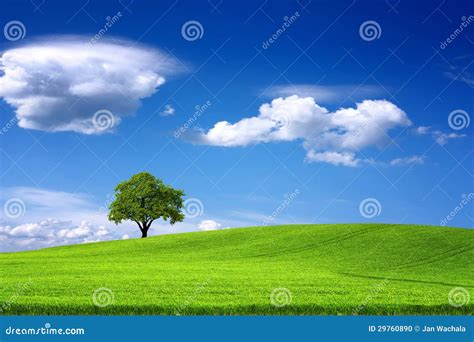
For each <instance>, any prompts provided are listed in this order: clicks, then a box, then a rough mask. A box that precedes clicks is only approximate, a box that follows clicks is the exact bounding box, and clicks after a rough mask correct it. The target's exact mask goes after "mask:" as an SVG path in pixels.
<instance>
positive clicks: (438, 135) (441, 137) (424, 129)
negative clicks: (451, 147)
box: [415, 126, 466, 146]
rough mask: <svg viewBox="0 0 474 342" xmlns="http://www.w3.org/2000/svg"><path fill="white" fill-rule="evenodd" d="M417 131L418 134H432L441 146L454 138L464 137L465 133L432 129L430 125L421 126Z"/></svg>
mask: <svg viewBox="0 0 474 342" xmlns="http://www.w3.org/2000/svg"><path fill="white" fill-rule="evenodd" d="M415 133H416V134H418V135H428V134H429V135H431V137H432V138H433V139H434V141H436V143H437V144H438V145H440V146H444V145H446V144H447V143H448V141H449V140H452V139H460V138H464V137H465V136H466V135H465V134H459V133H444V132H441V131H438V130H432V128H431V127H429V126H420V127H417V128H416V129H415Z"/></svg>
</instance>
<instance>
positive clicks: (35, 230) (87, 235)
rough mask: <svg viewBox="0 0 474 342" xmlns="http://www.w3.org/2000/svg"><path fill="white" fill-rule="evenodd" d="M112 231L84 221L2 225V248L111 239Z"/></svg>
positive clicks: (34, 246)
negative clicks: (76, 222) (75, 222)
mask: <svg viewBox="0 0 474 342" xmlns="http://www.w3.org/2000/svg"><path fill="white" fill-rule="evenodd" d="M109 235H110V231H109V230H108V229H107V228H105V227H104V226H100V227H95V226H93V225H90V224H89V223H88V222H86V221H83V222H81V223H80V224H79V225H75V224H73V223H72V222H71V221H61V220H52V219H47V220H42V221H39V222H34V223H24V224H20V225H17V226H0V248H1V249H0V250H2V251H4V252H5V251H14V250H18V249H36V248H43V247H52V246H59V245H66V244H74V243H84V242H97V241H102V240H106V239H109Z"/></svg>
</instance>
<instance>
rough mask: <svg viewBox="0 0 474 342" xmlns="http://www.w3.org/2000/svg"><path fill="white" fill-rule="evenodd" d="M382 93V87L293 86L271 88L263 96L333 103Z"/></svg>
mask: <svg viewBox="0 0 474 342" xmlns="http://www.w3.org/2000/svg"><path fill="white" fill-rule="evenodd" d="M382 93H383V92H382V88H381V87H377V86H372V85H337V86H323V85H314V84H291V85H279V86H273V87H270V88H268V89H266V90H265V91H264V92H263V95H266V96H270V97H280V96H282V97H286V96H291V95H298V96H300V97H312V98H314V99H315V101H317V102H323V103H332V102H336V101H344V100H346V99H349V100H354V99H357V100H360V99H364V98H367V97H373V96H377V95H380V94H382Z"/></svg>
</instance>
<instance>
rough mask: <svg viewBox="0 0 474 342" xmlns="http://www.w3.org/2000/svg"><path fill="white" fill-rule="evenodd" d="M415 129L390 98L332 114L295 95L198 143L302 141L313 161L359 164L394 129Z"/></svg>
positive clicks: (200, 137)
mask: <svg viewBox="0 0 474 342" xmlns="http://www.w3.org/2000/svg"><path fill="white" fill-rule="evenodd" d="M409 125H411V122H410V120H409V119H408V117H407V115H406V114H405V112H404V111H403V110H401V109H400V108H398V107H397V106H396V105H394V104H393V103H391V102H389V101H386V100H375V101H372V100H365V101H363V102H361V103H357V105H356V108H340V109H338V110H336V111H334V112H330V111H328V110H327V109H326V108H324V107H321V106H319V105H318V104H317V103H316V102H315V100H314V99H313V98H312V97H299V96H298V95H293V96H289V97H287V98H277V99H274V100H273V101H272V102H271V103H265V104H263V105H262V106H261V107H260V110H259V115H258V116H254V117H250V118H244V119H242V120H240V121H238V122H236V123H233V124H232V123H229V122H227V121H221V122H218V123H216V124H215V125H214V127H213V128H211V129H209V130H208V131H207V132H204V131H198V133H197V134H196V135H195V136H194V137H193V138H192V141H193V142H195V143H198V144H205V145H213V146H226V147H232V146H247V145H249V144H256V143H264V142H274V141H294V140H301V141H303V147H304V148H305V149H306V151H307V160H308V161H317V162H331V163H333V164H337V165H346V166H356V165H357V164H358V159H357V158H356V155H355V153H354V152H357V151H359V150H362V149H364V148H366V147H371V146H377V145H380V144H381V143H383V142H384V141H385V140H387V139H388V137H389V136H388V133H389V131H390V130H391V129H394V128H397V127H404V126H409Z"/></svg>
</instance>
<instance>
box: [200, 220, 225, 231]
mask: <svg viewBox="0 0 474 342" xmlns="http://www.w3.org/2000/svg"><path fill="white" fill-rule="evenodd" d="M221 228H222V225H221V224H220V223H218V222H216V221H214V220H203V221H201V223H199V225H198V229H199V230H201V231H210V230H219V229H221Z"/></svg>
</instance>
